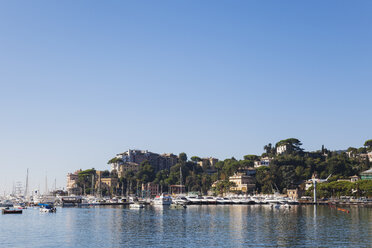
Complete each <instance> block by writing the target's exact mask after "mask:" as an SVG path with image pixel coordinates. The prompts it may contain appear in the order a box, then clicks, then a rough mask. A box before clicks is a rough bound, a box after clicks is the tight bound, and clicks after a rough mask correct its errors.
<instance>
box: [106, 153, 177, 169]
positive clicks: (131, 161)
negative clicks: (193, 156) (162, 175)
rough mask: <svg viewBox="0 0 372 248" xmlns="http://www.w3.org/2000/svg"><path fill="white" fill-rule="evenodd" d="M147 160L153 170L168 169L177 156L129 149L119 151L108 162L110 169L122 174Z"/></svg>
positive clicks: (136, 167) (173, 163)
mask: <svg viewBox="0 0 372 248" xmlns="http://www.w3.org/2000/svg"><path fill="white" fill-rule="evenodd" d="M145 161H147V162H148V163H149V164H151V165H152V166H153V167H154V169H155V172H158V171H160V170H165V169H167V170H169V169H170V168H171V167H172V166H173V165H175V164H176V163H177V162H178V157H177V156H176V155H174V154H172V153H165V154H161V155H160V154H157V153H153V152H149V151H147V150H131V149H129V150H128V151H126V152H123V153H119V154H117V155H116V157H115V161H113V162H111V163H110V166H111V167H110V171H113V170H116V171H117V172H118V174H119V175H124V174H125V173H126V172H127V171H129V170H132V171H138V168H139V166H140V164H141V163H143V162H145Z"/></svg>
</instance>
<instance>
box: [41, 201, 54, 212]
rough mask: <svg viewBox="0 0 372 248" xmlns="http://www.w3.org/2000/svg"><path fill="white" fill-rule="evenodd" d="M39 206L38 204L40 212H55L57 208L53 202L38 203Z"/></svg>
mask: <svg viewBox="0 0 372 248" xmlns="http://www.w3.org/2000/svg"><path fill="white" fill-rule="evenodd" d="M39 206H40V212H42V213H55V212H57V209H56V208H55V207H54V205H53V204H48V203H39Z"/></svg>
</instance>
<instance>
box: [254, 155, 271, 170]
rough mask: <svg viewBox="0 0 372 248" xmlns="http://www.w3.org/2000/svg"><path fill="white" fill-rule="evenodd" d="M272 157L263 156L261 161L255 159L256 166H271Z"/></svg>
mask: <svg viewBox="0 0 372 248" xmlns="http://www.w3.org/2000/svg"><path fill="white" fill-rule="evenodd" d="M270 162H271V159H270V158H269V157H265V158H261V160H260V161H254V168H259V167H261V166H270Z"/></svg>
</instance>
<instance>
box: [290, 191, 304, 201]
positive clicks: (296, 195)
mask: <svg viewBox="0 0 372 248" xmlns="http://www.w3.org/2000/svg"><path fill="white" fill-rule="evenodd" d="M302 193H303V192H302V190H300V189H298V188H297V189H287V197H288V198H290V199H292V200H298V199H300V198H301V196H302Z"/></svg>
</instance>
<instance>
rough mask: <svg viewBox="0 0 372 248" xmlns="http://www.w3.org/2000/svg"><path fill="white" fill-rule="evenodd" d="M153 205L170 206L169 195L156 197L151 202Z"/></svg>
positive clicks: (170, 199) (170, 198)
mask: <svg viewBox="0 0 372 248" xmlns="http://www.w3.org/2000/svg"><path fill="white" fill-rule="evenodd" d="M152 203H153V204H154V205H170V204H171V203H172V197H170V196H169V195H164V194H161V195H157V196H156V197H155V198H154V200H153V201H152Z"/></svg>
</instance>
